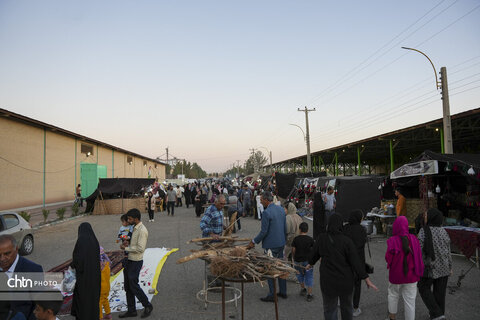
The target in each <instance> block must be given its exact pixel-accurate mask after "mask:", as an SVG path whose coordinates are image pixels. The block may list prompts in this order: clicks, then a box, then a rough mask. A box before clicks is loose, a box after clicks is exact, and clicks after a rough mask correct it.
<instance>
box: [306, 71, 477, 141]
mask: <svg viewBox="0 0 480 320" xmlns="http://www.w3.org/2000/svg"><path fill="white" fill-rule="evenodd" d="M479 81H480V79H479V80H476V81H472V82H470V83H467V84H465V85H461V86H459V87H455V88H451V89H450V91H455V90H458V89H460V88H463V87H465V86H467V85H471V84H473V83H477V82H479ZM476 88H478V87H473V88H469V89H467V90H464V91H461V92H456V93H454V94H451V96H454V95H457V94H460V93H464V92H467V91H471V90H474V89H476ZM435 96H436V95H435ZM435 96H430V97H427V98H425V99H423V100H420V101H417V102H416V103H413V104H410V105H407V106H406V107H404V108H401V109H397V107H395V111H393V112H390V113H388V116H387V117H383V116H382V117H381V118H379V117H378V116H374V117H371V118H369V119H370V120H369V121H362V122H361V124H359V125H357V126H354V127H353V128H355V130H352V127H350V128H346V129H343V130H340V131H337V132H334V133H330V134H326V135H324V136H322V137H321V138H324V139H328V138H330V137H331V136H335V137H338V136H344V135H347V134H351V133H354V132H357V131H358V130H360V129H365V128H369V127H371V126H373V125H376V124H377V123H379V122H383V121H386V120H389V119H391V118H392V115H393V117H396V116H397V115H398V114H400V113H408V112H412V111H414V110H416V109H419V108H421V107H418V108H413V109H412V107H415V106H416V105H417V104H419V103H422V102H425V101H428V100H430V99H432V98H435ZM415 99H417V98H415ZM437 101H438V98H435V99H434V100H431V101H429V102H427V103H426V104H424V105H422V106H423V107H424V106H427V105H430V104H432V103H434V102H437ZM404 104H405V103H404ZM400 106H401V105H400ZM407 110H409V111H407ZM365 124H368V125H365ZM319 138H320V137H319ZM319 138H316V139H315V140H313V141H318V139H319Z"/></svg>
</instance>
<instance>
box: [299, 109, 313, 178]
mask: <svg viewBox="0 0 480 320" xmlns="http://www.w3.org/2000/svg"><path fill="white" fill-rule="evenodd" d="M298 111H301V112H305V123H306V129H307V130H306V131H307V133H306V134H305V140H306V143H307V171H308V172H309V173H310V172H312V159H311V158H310V129H309V126H308V113H309V112H312V111H316V109H315V108H313V109H308V108H307V107H305V108H304V109H300V108H298Z"/></svg>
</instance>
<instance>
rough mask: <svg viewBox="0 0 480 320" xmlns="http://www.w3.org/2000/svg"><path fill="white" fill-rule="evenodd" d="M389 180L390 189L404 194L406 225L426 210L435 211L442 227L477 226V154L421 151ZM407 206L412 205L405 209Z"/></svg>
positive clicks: (479, 201)
mask: <svg viewBox="0 0 480 320" xmlns="http://www.w3.org/2000/svg"><path fill="white" fill-rule="evenodd" d="M390 178H391V179H392V183H391V185H392V186H393V187H401V188H402V189H403V190H404V192H405V197H406V198H407V218H408V220H409V223H410V224H412V223H414V220H415V218H416V217H417V216H418V215H419V214H422V213H423V212H425V211H426V210H427V209H428V208H432V207H437V208H438V209H439V210H440V211H442V212H443V214H444V217H445V218H446V219H445V224H446V225H462V226H466V227H478V226H479V224H480V154H449V155H446V154H438V153H434V152H431V151H425V152H423V153H422V154H421V155H420V156H419V157H417V158H416V159H414V160H412V162H410V163H407V164H405V165H403V166H401V167H400V168H398V169H397V170H395V171H394V172H392V173H391V175H390ZM385 185H389V183H386V184H385ZM409 203H411V204H413V205H411V206H410V207H409Z"/></svg>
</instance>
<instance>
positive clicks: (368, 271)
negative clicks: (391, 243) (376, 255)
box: [365, 237, 374, 274]
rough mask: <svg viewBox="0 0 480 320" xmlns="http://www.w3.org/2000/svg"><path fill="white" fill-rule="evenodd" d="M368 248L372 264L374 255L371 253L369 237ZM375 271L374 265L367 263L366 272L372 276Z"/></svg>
mask: <svg viewBox="0 0 480 320" xmlns="http://www.w3.org/2000/svg"><path fill="white" fill-rule="evenodd" d="M367 248H368V255H369V257H370V262H372V253H371V252H370V244H369V243H368V237H367ZM373 271H374V267H373V264H371V263H368V262H365V272H366V273H368V274H372V273H373Z"/></svg>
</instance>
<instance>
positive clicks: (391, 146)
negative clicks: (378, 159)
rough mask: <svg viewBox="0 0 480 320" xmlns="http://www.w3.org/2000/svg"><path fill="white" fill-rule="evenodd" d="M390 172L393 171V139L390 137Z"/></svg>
mask: <svg viewBox="0 0 480 320" xmlns="http://www.w3.org/2000/svg"><path fill="white" fill-rule="evenodd" d="M390 172H393V145H392V139H390Z"/></svg>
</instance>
